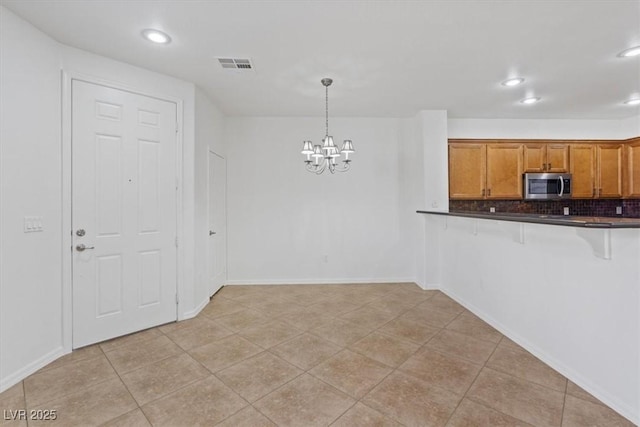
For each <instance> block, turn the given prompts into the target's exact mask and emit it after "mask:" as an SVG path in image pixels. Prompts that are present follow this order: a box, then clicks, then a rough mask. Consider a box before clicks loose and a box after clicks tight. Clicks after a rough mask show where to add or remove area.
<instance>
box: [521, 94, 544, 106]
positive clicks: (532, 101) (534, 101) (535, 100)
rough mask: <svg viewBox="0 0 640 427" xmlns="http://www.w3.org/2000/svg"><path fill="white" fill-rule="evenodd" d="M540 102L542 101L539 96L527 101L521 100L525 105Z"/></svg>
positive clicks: (526, 99)
mask: <svg viewBox="0 0 640 427" xmlns="http://www.w3.org/2000/svg"><path fill="white" fill-rule="evenodd" d="M538 101H540V97H539V96H531V97H529V98H525V99H523V100H521V101H520V102H521V103H523V104H535V103H536V102H538Z"/></svg>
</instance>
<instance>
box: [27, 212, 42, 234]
mask: <svg viewBox="0 0 640 427" xmlns="http://www.w3.org/2000/svg"><path fill="white" fill-rule="evenodd" d="M43 230H44V227H43V225H42V217H41V216H25V217H24V232H25V233H34V232H37V231H43Z"/></svg>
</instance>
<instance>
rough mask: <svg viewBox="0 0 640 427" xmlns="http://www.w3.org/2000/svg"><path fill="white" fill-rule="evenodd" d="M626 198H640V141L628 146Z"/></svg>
mask: <svg viewBox="0 0 640 427" xmlns="http://www.w3.org/2000/svg"><path fill="white" fill-rule="evenodd" d="M626 177H627V191H626V194H625V196H626V197H640V141H638V142H632V143H631V144H629V145H628V146H627V172H626Z"/></svg>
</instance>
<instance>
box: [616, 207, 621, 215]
mask: <svg viewBox="0 0 640 427" xmlns="http://www.w3.org/2000/svg"><path fill="white" fill-rule="evenodd" d="M616 215H622V206H616Z"/></svg>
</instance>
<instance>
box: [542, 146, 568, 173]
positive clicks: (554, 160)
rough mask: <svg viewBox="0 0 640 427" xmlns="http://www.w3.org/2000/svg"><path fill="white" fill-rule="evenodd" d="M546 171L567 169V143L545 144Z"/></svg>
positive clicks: (563, 170) (564, 170) (565, 170)
mask: <svg viewBox="0 0 640 427" xmlns="http://www.w3.org/2000/svg"><path fill="white" fill-rule="evenodd" d="M546 171H547V172H567V171H569V146H568V145H567V144H555V143H550V144H547V170H546Z"/></svg>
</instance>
